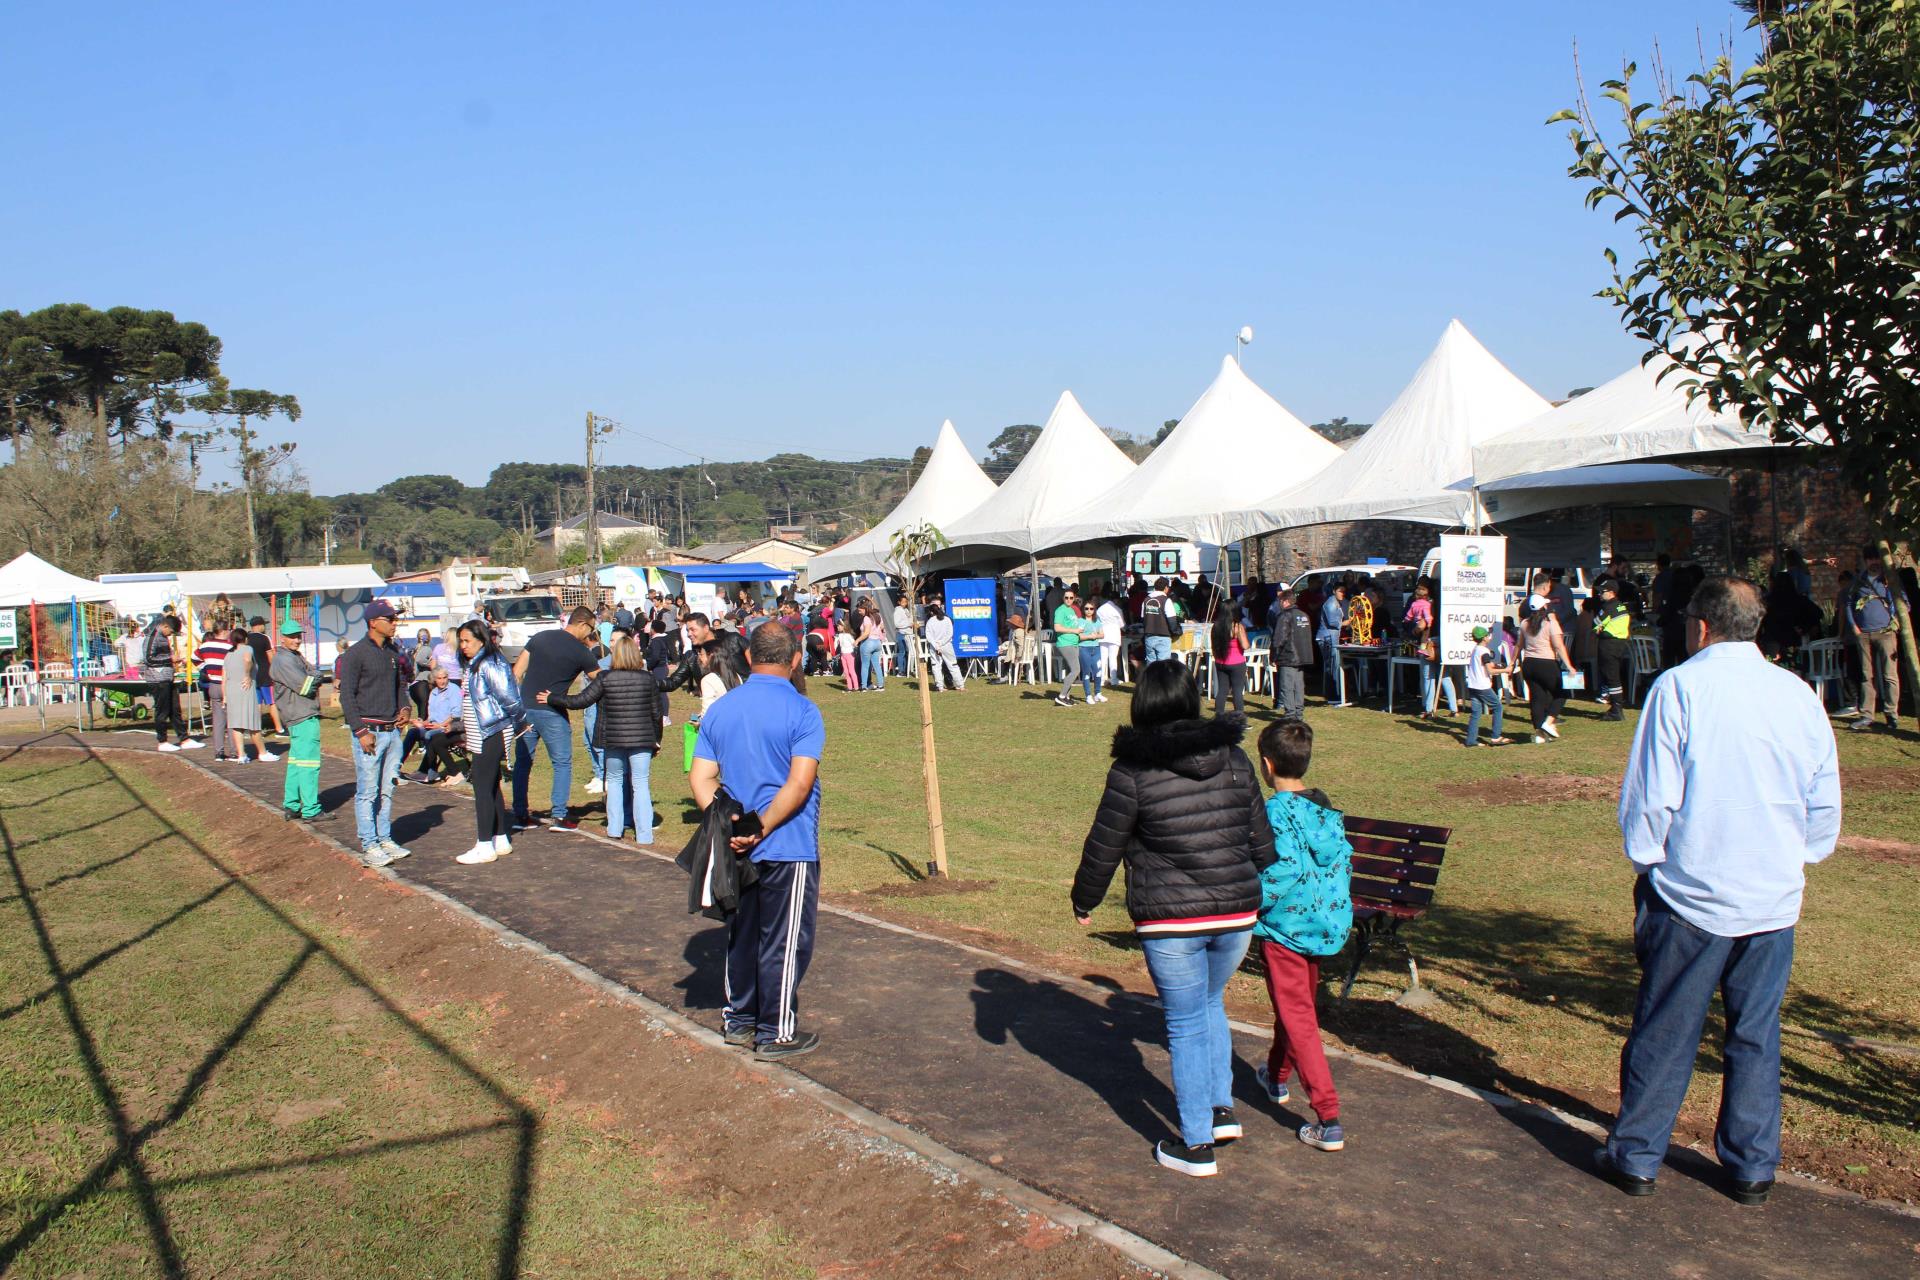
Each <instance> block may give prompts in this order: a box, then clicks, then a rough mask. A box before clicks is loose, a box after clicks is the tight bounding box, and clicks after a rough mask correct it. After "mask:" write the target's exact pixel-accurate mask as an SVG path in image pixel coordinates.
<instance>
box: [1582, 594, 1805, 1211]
mask: <svg viewBox="0 0 1920 1280" xmlns="http://www.w3.org/2000/svg"><path fill="white" fill-rule="evenodd" d="M1764 611H1765V606H1764V603H1763V601H1762V600H1761V597H1760V589H1759V588H1758V587H1756V586H1754V585H1753V583H1751V582H1748V581H1747V580H1745V579H1744V578H1724V577H1716V578H1708V579H1707V580H1706V581H1704V582H1702V583H1701V584H1700V585H1699V586H1698V587H1697V588H1695V590H1694V593H1693V599H1692V601H1691V602H1690V603H1689V604H1688V606H1687V613H1686V619H1685V625H1686V636H1687V650H1688V652H1689V653H1691V654H1692V655H1693V656H1692V657H1691V658H1689V659H1687V661H1686V662H1684V663H1682V664H1681V665H1679V666H1677V667H1675V668H1673V669H1672V670H1670V671H1668V672H1667V673H1666V674H1665V675H1663V676H1661V677H1660V678H1659V679H1658V680H1656V681H1655V682H1654V684H1653V688H1652V691H1651V692H1650V693H1649V694H1648V695H1647V705H1646V708H1645V710H1644V711H1643V712H1642V713H1641V716H1640V725H1639V728H1638V730H1637V731H1636V732H1635V733H1634V737H1633V748H1632V751H1631V753H1630V755H1629V757H1628V760H1627V775H1626V779H1625V781H1624V782H1623V783H1622V785H1621V788H1620V833H1621V835H1622V837H1623V838H1624V839H1625V843H1626V853H1627V857H1628V859H1630V860H1631V861H1632V862H1633V864H1634V867H1635V868H1636V869H1637V870H1638V871H1639V872H1640V877H1639V879H1638V880H1637V881H1636V882H1635V885H1634V903H1635V913H1634V922H1633V940H1634V953H1635V954H1636V955H1637V956H1638V957H1639V961H1640V992H1639V996H1638V998H1637V999H1636V1001H1635V1003H1634V1009H1633V1029H1632V1030H1631V1031H1630V1032H1629V1033H1628V1035H1627V1043H1626V1046H1625V1048H1623V1049H1622V1050H1621V1053H1620V1114H1619V1117H1618V1118H1617V1119H1616V1120H1615V1121H1614V1125H1613V1132H1612V1133H1611V1134H1610V1135H1609V1136H1608V1138H1607V1146H1606V1150H1605V1151H1603V1152H1601V1153H1600V1157H1599V1158H1600V1163H1601V1171H1602V1173H1603V1175H1604V1176H1605V1177H1606V1178H1607V1179H1608V1180H1609V1181H1610V1182H1612V1183H1613V1184H1614V1185H1615V1186H1617V1187H1619V1188H1620V1189H1621V1190H1622V1191H1625V1192H1626V1193H1627V1194H1628V1195H1651V1194H1652V1192H1653V1179H1654V1176H1655V1174H1657V1173H1658V1172H1659V1169H1660V1162H1661V1160H1662V1159H1663V1158H1664V1157H1665V1155H1666V1151H1667V1144H1668V1142H1669V1140H1670V1138H1671V1136H1672V1133H1673V1124H1674V1121H1675V1119H1677V1118H1678V1116H1679V1114H1680V1104H1681V1103H1682V1102H1683V1101H1684V1100H1685V1098H1686V1093H1687V1083H1688V1081H1689V1080H1690V1079H1691V1078H1692V1076H1693V1062H1694V1057H1695V1055H1696V1054H1697V1053H1698V1052H1699V1049H1700V1034H1701V1028H1702V1026H1703V1024H1704V1023H1705V1022H1706V1017H1707V1009H1708V1006H1709V1005H1710V1004H1711V1003H1712V1001H1713V996H1714V992H1715V991H1716V990H1717V991H1719V992H1720V995H1721V999H1722V1001H1723V1003H1724V1004H1725V1007H1726V1040H1725V1043H1724V1045H1723V1046H1722V1049H1721V1058H1722V1060H1723V1061H1724V1062H1725V1064H1726V1082H1725V1086H1724V1088H1723V1090H1722V1092H1721V1099H1720V1120H1719V1124H1718V1126H1717V1127H1716V1129H1715V1131H1714V1149H1715V1150H1716V1151H1717V1152H1718V1153H1719V1156H1720V1164H1721V1167H1722V1168H1723V1169H1725V1170H1726V1172H1727V1175H1728V1177H1729V1179H1730V1186H1729V1188H1728V1194H1729V1195H1731V1196H1732V1198H1733V1199H1734V1200H1736V1201H1737V1202H1739V1203H1741V1204H1749V1205H1752V1204H1760V1203H1763V1202H1764V1201H1765V1200H1766V1198H1767V1193H1768V1192H1769V1191H1770V1190H1771V1189H1772V1187H1773V1175H1774V1169H1775V1167H1776V1166H1777V1165H1778V1164H1779V1162H1780V1001H1781V998H1782V997H1783V996H1784V995H1785V994H1786V989H1787V973H1788V970H1789V969H1790V968H1791V967H1792V965H1793V930H1794V925H1795V924H1796V923H1797V922H1798V921H1799V919H1800V899H1801V894H1802V891H1803V890H1804V888H1805V885H1806V870H1805V869H1806V864H1808V863H1810V862H1818V861H1820V860H1821V859H1822V858H1825V857H1826V856H1827V855H1828V854H1830V853H1832V852H1833V846H1834V841H1835V840H1836V839H1837V838H1838V837H1839V834H1840V770H1839V764H1838V760H1837V758H1836V755H1835V749H1834V741H1833V727H1832V725H1831V724H1829V723H1828V721H1827V715H1826V711H1825V709H1824V708H1823V707H1822V706H1821V705H1820V701H1819V699H1818V698H1817V697H1815V696H1814V694H1813V691H1812V690H1811V689H1810V688H1808V686H1807V685H1806V684H1805V683H1804V682H1803V681H1802V680H1800V678H1799V677H1797V676H1795V675H1794V674H1792V673H1791V672H1789V671H1787V670H1785V669H1783V668H1781V667H1776V666H1774V665H1773V664H1772V663H1770V662H1768V661H1767V660H1766V659H1765V658H1764V657H1762V656H1761V654H1760V650H1759V649H1758V648H1757V647H1755V645H1754V643H1753V637H1754V635H1755V634H1756V633H1757V632H1758V631H1759V629H1760V618H1761V615H1762V613H1763V612H1764Z"/></svg>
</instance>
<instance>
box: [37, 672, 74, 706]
mask: <svg viewBox="0 0 1920 1280" xmlns="http://www.w3.org/2000/svg"><path fill="white" fill-rule="evenodd" d="M40 695H41V697H42V698H43V699H44V700H45V701H46V703H47V704H48V705H49V706H51V705H52V704H53V703H56V702H71V701H73V696H74V682H73V664H72V663H67V662H49V663H47V664H46V666H44V667H42V668H41V669H40Z"/></svg>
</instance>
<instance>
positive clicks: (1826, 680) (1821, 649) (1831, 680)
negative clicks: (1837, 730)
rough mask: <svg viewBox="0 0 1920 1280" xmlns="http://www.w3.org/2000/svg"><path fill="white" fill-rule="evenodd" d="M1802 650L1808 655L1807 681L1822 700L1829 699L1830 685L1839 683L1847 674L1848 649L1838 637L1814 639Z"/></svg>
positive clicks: (1823, 701) (1822, 701) (1824, 701)
mask: <svg viewBox="0 0 1920 1280" xmlns="http://www.w3.org/2000/svg"><path fill="white" fill-rule="evenodd" d="M1801 652H1803V653H1805V654H1806V655H1807V677H1806V678H1807V683H1808V684H1810V685H1812V686H1813V691H1814V692H1815V693H1816V694H1818V695H1819V696H1820V702H1821V704H1822V705H1825V703H1826V701H1827V688H1828V686H1829V685H1838V684H1841V683H1842V682H1843V680H1844V679H1845V675H1846V649H1845V644H1844V642H1843V641H1841V640H1838V639H1827V640H1814V641H1812V642H1810V643H1808V644H1807V645H1805V646H1804V647H1803V648H1802V650H1801Z"/></svg>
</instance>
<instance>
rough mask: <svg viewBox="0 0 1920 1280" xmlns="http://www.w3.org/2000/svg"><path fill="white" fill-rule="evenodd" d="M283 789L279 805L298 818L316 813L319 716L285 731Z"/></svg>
mask: <svg viewBox="0 0 1920 1280" xmlns="http://www.w3.org/2000/svg"><path fill="white" fill-rule="evenodd" d="M287 737H288V738H289V739H290V740H291V741H290V742H289V743H288V745H287V788H286V794H285V796H284V797H283V798H282V799H281V801H280V807H281V808H282V809H285V810H286V811H287V812H288V813H291V814H293V815H294V816H295V817H300V818H317V817H319V816H320V717H319V716H308V717H307V718H306V719H305V720H302V721H301V722H300V723H298V724H296V725H292V726H290V727H289V728H288V730H287Z"/></svg>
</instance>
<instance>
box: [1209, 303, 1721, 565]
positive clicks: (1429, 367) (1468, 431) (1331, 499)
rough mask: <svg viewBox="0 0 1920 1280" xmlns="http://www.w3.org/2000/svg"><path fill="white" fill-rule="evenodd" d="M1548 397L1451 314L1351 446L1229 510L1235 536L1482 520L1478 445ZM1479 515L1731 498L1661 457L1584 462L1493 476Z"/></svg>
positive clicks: (1504, 516) (1539, 409)
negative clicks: (1336, 525)
mask: <svg viewBox="0 0 1920 1280" xmlns="http://www.w3.org/2000/svg"><path fill="white" fill-rule="evenodd" d="M1551 407H1552V406H1551V405H1549V404H1548V403H1547V401H1546V400H1545V399H1544V398H1543V397H1541V395H1540V394H1539V393H1538V392H1536V391H1534V390H1533V388H1531V387H1529V386H1528V385H1527V384H1526V383H1524V382H1522V381H1520V379H1519V378H1517V377H1515V376H1514V374H1513V372H1512V371H1511V370H1509V369H1508V368H1507V367H1506V366H1505V365H1503V364H1501V363H1500V362H1499V361H1498V360H1496V359H1495V358H1494V357H1493V354H1492V353H1491V352H1489V351H1488V350H1487V349H1486V348H1485V347H1483V346H1481V345H1480V342H1479V340H1478V339H1476V338H1475V337H1474V336H1473V335H1472V334H1471V333H1468V332H1467V328H1466V326H1465V325H1463V324H1461V323H1460V322H1459V321H1458V320H1454V321H1452V322H1450V323H1449V324H1448V325H1447V329H1446V332H1445V333H1443V334H1441V335H1440V342H1439V345H1437V346H1436V347H1434V349H1433V354H1431V355H1429V356H1428V357H1427V359H1426V362H1425V363H1424V364H1422V365H1421V366H1420V368H1419V370H1418V371H1417V372H1416V373H1415V374H1414V375H1413V380H1412V381H1411V382H1409V383H1408V384H1407V386H1406V389H1405V390H1403V391H1402V392H1401V393H1400V395H1399V397H1398V398H1397V399H1396V400H1394V402H1393V403H1392V404H1391V405H1388V406H1387V408H1386V410H1385V411H1384V412H1383V413H1381V415H1380V418H1379V420H1378V421H1377V422H1375V423H1374V425H1373V426H1372V427H1371V428H1369V429H1368V431H1367V433H1366V434H1365V435H1364V436H1362V437H1360V440H1359V442H1358V443H1356V444H1355V445H1354V446H1353V447H1352V448H1351V449H1349V450H1347V452H1346V453H1345V454H1344V455H1342V456H1341V457H1339V458H1337V459H1335V460H1334V461H1333V462H1332V463H1330V464H1328V466H1327V467H1326V469H1325V470H1323V471H1322V472H1320V474H1319V475H1317V476H1315V477H1313V478H1312V479H1310V480H1307V481H1305V482H1304V483H1300V484H1296V485H1293V486H1291V487H1290V488H1288V489H1286V490H1284V491H1282V492H1280V493H1276V494H1274V495H1273V496H1272V497H1269V498H1266V499H1264V500H1262V501H1260V502H1258V503H1256V504H1254V505H1253V506H1251V507H1248V508H1246V509H1243V510H1240V511H1237V512H1234V513H1232V514H1231V515H1230V516H1229V517H1228V518H1227V520H1226V522H1225V531H1226V534H1227V536H1228V538H1229V539H1238V538H1245V537H1250V536H1252V535H1254V534H1259V533H1266V532H1269V531H1271V530H1274V529H1290V528H1295V527H1298V526H1300V525H1310V524H1328V523H1332V522H1335V521H1345V520H1406V521H1411V522H1414V523H1417V524H1432V525H1440V526H1443V527H1453V526H1464V527H1477V526H1478V525H1479V524H1480V523H1482V512H1481V510H1479V509H1477V508H1476V502H1475V477H1474V473H1473V449H1474V446H1475V445H1477V444H1480V443H1483V442H1485V441H1488V440H1491V439H1493V438H1494V437H1495V436H1498V435H1501V434H1503V433H1505V432H1507V431H1511V430H1513V429H1514V428H1515V427H1517V426H1519V425H1520V424H1521V423H1523V422H1526V421H1528V420H1529V419H1532V418H1535V417H1538V416H1539V415H1540V414H1542V413H1545V412H1546V411H1547V410H1548V409H1550V408H1551ZM1487 488H1488V489H1489V490H1490V491H1497V493H1498V495H1499V496H1498V497H1497V498H1485V499H1484V500H1483V502H1482V504H1481V506H1483V507H1484V516H1485V518H1488V519H1495V520H1514V519H1518V518H1520V517H1522V516H1527V515H1534V514H1537V513H1539V512H1542V511H1552V510H1556V509H1559V508H1563V507H1568V506H1580V505H1586V504H1589V503H1601V502H1669V503H1679V504H1684V505H1688V506H1704V507H1717V508H1718V509H1720V510H1725V509H1726V505H1727V497H1726V484H1725V482H1724V481H1718V480H1714V479H1712V478H1711V477H1707V476H1702V475H1699V474H1697V473H1695V472H1692V471H1688V470H1685V469H1684V468H1681V467H1669V466H1661V465H1656V464H1647V465H1641V466H1623V467H1584V468H1576V469H1574V470H1572V471H1565V472H1560V471H1556V472H1553V473H1549V474H1536V475H1527V476H1520V477H1514V478H1511V479H1508V480H1506V481H1502V482H1501V483H1499V484H1498V485H1490V486H1487Z"/></svg>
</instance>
